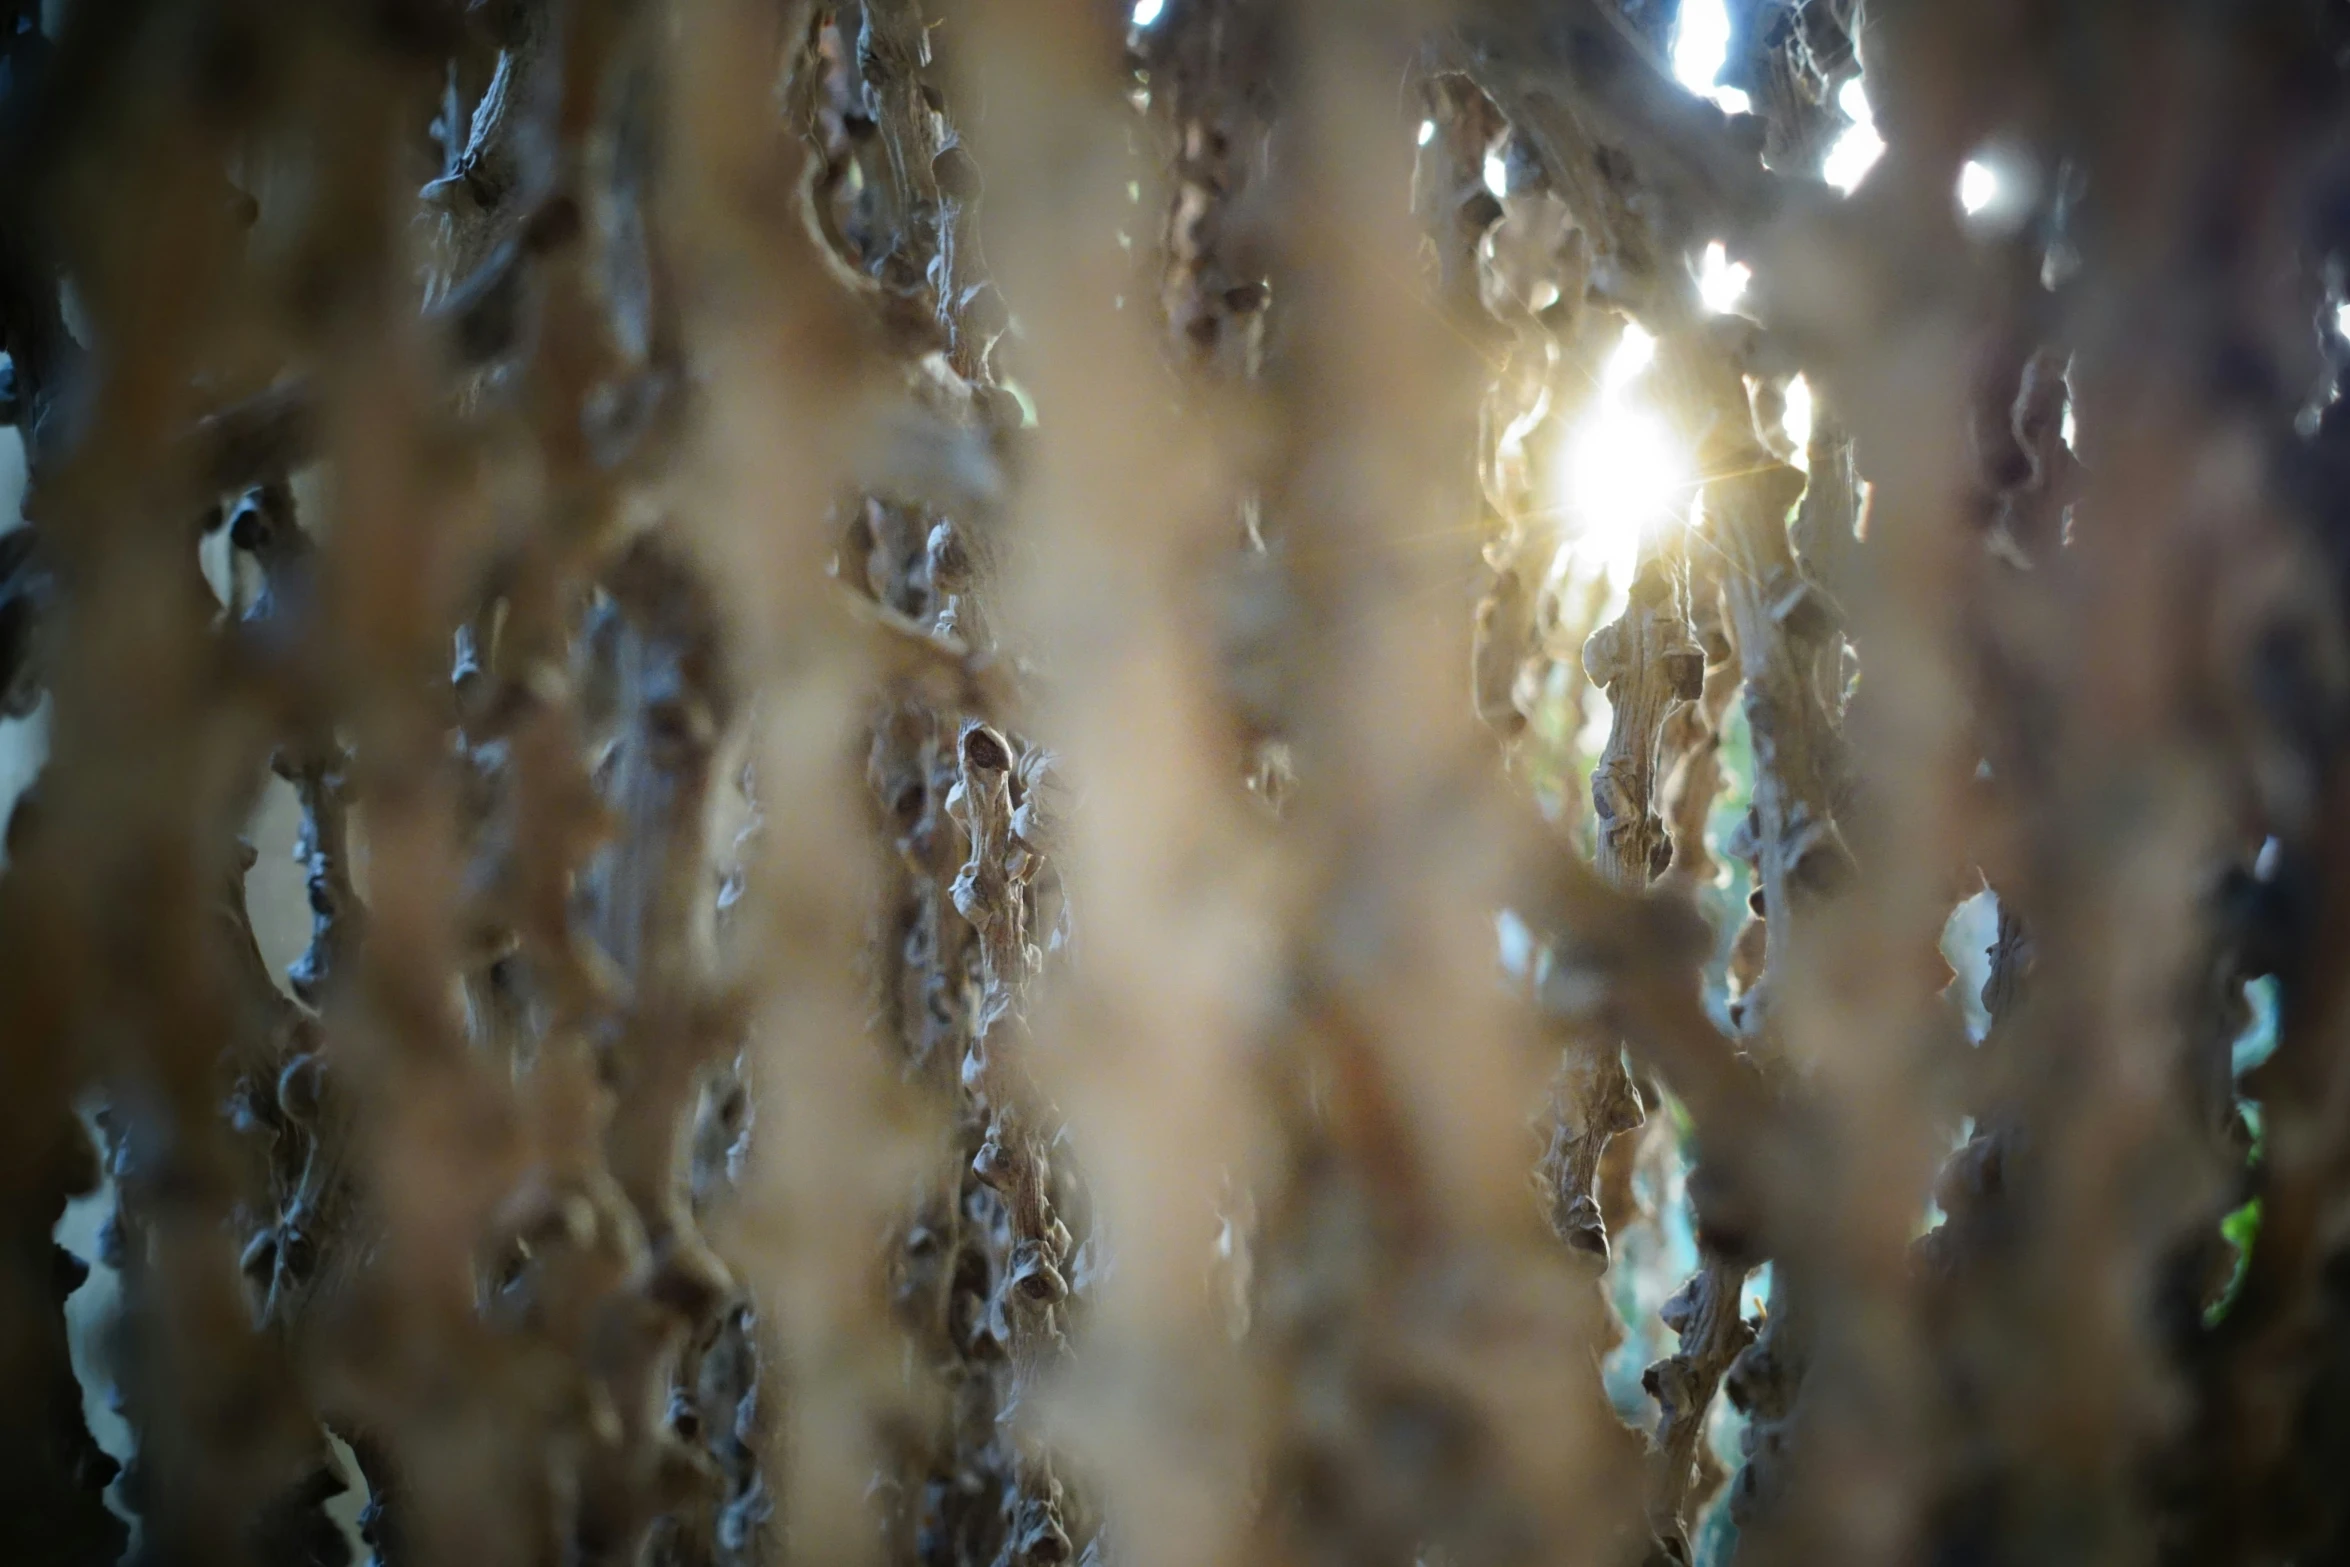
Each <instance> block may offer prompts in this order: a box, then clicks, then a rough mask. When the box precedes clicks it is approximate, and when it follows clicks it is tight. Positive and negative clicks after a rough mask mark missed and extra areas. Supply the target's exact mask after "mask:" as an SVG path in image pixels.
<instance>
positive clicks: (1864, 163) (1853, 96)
mask: <svg viewBox="0 0 2350 1567" xmlns="http://www.w3.org/2000/svg"><path fill="white" fill-rule="evenodd" d="M1836 107H1838V108H1839V109H1842V110H1843V111H1844V114H1845V117H1846V118H1847V119H1849V120H1851V121H1852V125H1851V127H1850V128H1849V129H1848V130H1846V131H1845V133H1844V134H1843V135H1841V136H1839V137H1837V138H1836V145H1835V146H1833V147H1830V148H1829V149H1828V157H1827V161H1826V162H1825V163H1823V164H1822V165H1821V166H1820V173H1821V175H1822V176H1824V177H1825V178H1826V180H1827V182H1828V183H1829V184H1831V185H1833V186H1835V187H1836V188H1837V189H1838V190H1840V191H1845V192H1850V191H1851V190H1852V189H1853V187H1855V186H1857V185H1858V184H1860V181H1861V176H1863V175H1865V174H1867V173H1868V172H1869V167H1870V165H1872V164H1874V163H1875V162H1876V161H1877V160H1878V159H1879V158H1881V157H1883V156H1884V154H1885V139H1884V138H1883V137H1881V136H1879V135H1878V134H1877V121H1876V117H1875V116H1874V115H1872V114H1870V113H1869V95H1868V90H1867V89H1866V88H1864V87H1862V86H1861V84H1860V78H1859V77H1857V76H1855V77H1854V78H1852V80H1850V81H1848V82H1846V83H1845V84H1844V86H1843V88H1842V89H1841V90H1839V91H1838V92H1837V94H1836Z"/></svg>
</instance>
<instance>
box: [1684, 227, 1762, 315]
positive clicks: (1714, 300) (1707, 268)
mask: <svg viewBox="0 0 2350 1567" xmlns="http://www.w3.org/2000/svg"><path fill="white" fill-rule="evenodd" d="M1753 276H1754V269H1753V268H1751V267H1749V266H1748V265H1747V264H1746V263H1745V262H1743V261H1738V262H1733V261H1732V260H1731V259H1730V253H1729V252H1728V251H1727V250H1724V249H1723V248H1722V242H1721V241H1720V240H1718V239H1717V240H1715V241H1714V242H1713V243H1712V244H1710V245H1708V246H1706V247H1705V259H1704V260H1703V261H1701V262H1700V263H1698V269H1697V297H1698V298H1699V299H1700V300H1701V301H1703V302H1704V304H1705V308H1706V309H1707V310H1709V311H1711V312H1712V313H1713V314H1715V315H1717V316H1718V315H1722V314H1725V313H1726V312H1728V311H1729V310H1730V309H1731V307H1732V306H1734V305H1736V304H1737V303H1738V299H1739V296H1740V295H1742V294H1744V293H1745V292H1746V284H1747V282H1748V280H1749V279H1751V278H1752V277H1753Z"/></svg>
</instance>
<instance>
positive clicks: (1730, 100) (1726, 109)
mask: <svg viewBox="0 0 2350 1567" xmlns="http://www.w3.org/2000/svg"><path fill="white" fill-rule="evenodd" d="M1714 102H1715V103H1717V104H1719V105H1721V109H1722V112H1723V113H1724V114H1750V113H1752V112H1753V111H1754V100H1753V99H1752V98H1749V97H1747V96H1746V94H1745V92H1744V91H1743V90H1742V89H1740V88H1736V87H1716V88H1715V89H1714Z"/></svg>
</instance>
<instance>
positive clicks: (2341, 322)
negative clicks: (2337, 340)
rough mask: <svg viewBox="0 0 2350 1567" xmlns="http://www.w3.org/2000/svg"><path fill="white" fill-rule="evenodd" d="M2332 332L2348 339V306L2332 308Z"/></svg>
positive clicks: (2349, 306)
mask: <svg viewBox="0 0 2350 1567" xmlns="http://www.w3.org/2000/svg"><path fill="white" fill-rule="evenodd" d="M2334 330H2335V331H2337V332H2339V333H2341V334H2342V336H2344V337H2350V305H2336V306H2335V307H2334Z"/></svg>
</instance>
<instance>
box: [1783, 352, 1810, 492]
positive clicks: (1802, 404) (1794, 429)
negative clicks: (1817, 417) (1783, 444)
mask: <svg viewBox="0 0 2350 1567" xmlns="http://www.w3.org/2000/svg"><path fill="white" fill-rule="evenodd" d="M1782 395H1783V396H1784V398H1785V399H1786V406H1785V407H1784V408H1783V409H1782V410H1781V411H1780V414H1779V428H1780V429H1781V430H1784V431H1785V432H1786V433H1787V439H1788V441H1789V443H1790V444H1792V445H1793V446H1794V448H1795V466H1796V467H1798V468H1801V469H1802V470H1803V471H1804V472H1806V473H1809V472H1811V383H1810V382H1809V381H1806V380H1805V379H1804V378H1803V377H1802V376H1797V377H1796V378H1795V379H1794V380H1792V381H1789V382H1788V383H1787V390H1786V392H1785V393H1783V394H1782Z"/></svg>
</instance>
